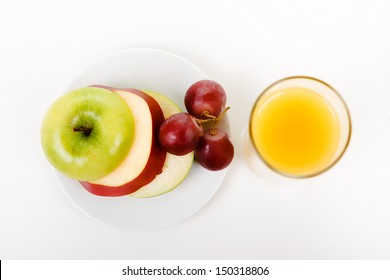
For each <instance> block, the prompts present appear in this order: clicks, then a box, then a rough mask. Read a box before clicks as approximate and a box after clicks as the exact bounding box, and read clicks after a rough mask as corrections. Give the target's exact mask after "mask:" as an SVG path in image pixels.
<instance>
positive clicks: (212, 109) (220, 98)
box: [184, 80, 226, 119]
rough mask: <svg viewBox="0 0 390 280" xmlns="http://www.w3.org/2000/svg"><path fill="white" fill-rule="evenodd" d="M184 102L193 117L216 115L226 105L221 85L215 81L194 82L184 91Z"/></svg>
mask: <svg viewBox="0 0 390 280" xmlns="http://www.w3.org/2000/svg"><path fill="white" fill-rule="evenodd" d="M184 103H185V106H186V108H187V111H188V113H190V114H191V115H194V116H195V117H197V118H199V119H201V118H203V119H204V118H207V116H206V115H212V116H214V117H218V116H219V114H220V113H221V112H222V110H223V109H224V108H225V105H226V94H225V91H224V89H223V87H222V86H221V85H220V84H218V83H217V82H215V81H211V80H201V81H198V82H196V83H194V84H193V85H192V86H190V87H189V89H188V90H187V92H186V95H185V97H184Z"/></svg>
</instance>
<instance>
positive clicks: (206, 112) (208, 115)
mask: <svg viewBox="0 0 390 280" xmlns="http://www.w3.org/2000/svg"><path fill="white" fill-rule="evenodd" d="M229 109H230V107H229V106H228V107H226V108H225V109H224V110H223V111H222V112H221V114H219V116H218V117H216V116H213V115H210V114H209V111H207V110H205V111H203V112H202V116H204V117H207V119H196V122H197V123H198V125H202V124H203V123H208V122H210V121H214V122H215V124H216V125H217V124H218V122H219V121H220V120H221V119H222V117H223V116H224V115H225V113H226V112H227V111H228V110H229Z"/></svg>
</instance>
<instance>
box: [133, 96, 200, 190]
mask: <svg viewBox="0 0 390 280" xmlns="http://www.w3.org/2000/svg"><path fill="white" fill-rule="evenodd" d="M144 92H145V93H147V94H148V95H150V96H151V97H153V98H154V99H155V100H156V101H157V102H158V104H159V105H160V107H161V109H162V111H163V114H164V118H165V119H167V118H169V117H170V116H172V115H173V114H176V113H180V112H181V110H180V108H179V107H178V106H177V105H176V104H175V103H174V102H173V101H171V100H170V99H168V98H167V97H165V96H163V95H161V94H158V93H155V92H151V91H144ZM193 161H194V152H191V153H189V154H186V155H184V156H175V155H172V154H170V153H167V156H166V158H165V162H164V166H163V171H162V172H161V173H160V174H159V175H157V176H156V178H155V179H154V180H153V181H152V182H150V183H149V184H147V185H145V186H143V187H142V188H140V189H139V190H137V191H135V192H133V193H131V194H130V196H132V197H138V198H146V197H153V196H158V195H162V194H164V193H167V192H169V191H171V190H173V189H174V188H176V187H177V186H178V185H180V183H181V182H182V181H183V180H184V179H185V178H186V177H187V175H188V173H189V172H190V169H191V166H192V163H193Z"/></svg>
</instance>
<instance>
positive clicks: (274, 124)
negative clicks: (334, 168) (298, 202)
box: [250, 87, 340, 176]
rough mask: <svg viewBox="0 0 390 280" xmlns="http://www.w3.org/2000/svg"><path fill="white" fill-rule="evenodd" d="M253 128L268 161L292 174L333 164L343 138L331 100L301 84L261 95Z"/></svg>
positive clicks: (253, 136)
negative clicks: (262, 96) (301, 86)
mask: <svg viewBox="0 0 390 280" xmlns="http://www.w3.org/2000/svg"><path fill="white" fill-rule="evenodd" d="M250 130H251V135H252V139H253V142H254V144H255V147H256V149H257V150H258V152H259V154H260V155H261V157H262V158H263V159H264V161H265V162H266V163H267V164H268V165H269V166H271V167H272V168H274V169H276V170H277V171H279V172H281V173H284V174H287V175H291V176H306V175H314V174H316V173H319V172H321V171H323V170H324V169H326V168H327V167H329V165H330V164H331V162H332V159H333V157H334V155H335V153H336V150H337V147H338V143H339V139H340V124H339V120H338V118H337V115H336V113H335V112H334V109H333V108H332V107H331V105H330V104H329V103H328V101H327V100H326V99H324V98H323V97H322V96H321V95H319V94H318V93H316V92H314V91H312V90H309V89H306V88H299V87H294V88H288V89H284V90H281V91H277V92H274V93H272V94H271V95H269V96H268V97H266V98H264V100H263V99H260V100H259V101H258V103H257V104H256V106H255V108H254V110H253V113H252V116H251V127H250Z"/></svg>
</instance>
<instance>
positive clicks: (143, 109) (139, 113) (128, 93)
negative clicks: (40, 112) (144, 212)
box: [80, 86, 166, 196]
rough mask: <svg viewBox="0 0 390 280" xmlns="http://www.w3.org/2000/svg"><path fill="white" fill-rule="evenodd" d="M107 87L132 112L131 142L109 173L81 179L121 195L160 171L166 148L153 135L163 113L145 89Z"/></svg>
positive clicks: (94, 190)
mask: <svg viewBox="0 0 390 280" xmlns="http://www.w3.org/2000/svg"><path fill="white" fill-rule="evenodd" d="M94 87H97V86H94ZM105 88H108V87H105ZM109 89H111V90H112V91H113V92H114V93H116V94H117V95H118V96H120V97H121V98H122V99H123V100H124V101H125V102H126V103H127V105H128V107H129V108H130V110H131V111H132V112H133V117H134V124H135V125H134V126H135V130H134V140H133V145H132V147H131V149H130V150H129V152H128V153H127V155H126V156H125V158H124V160H123V162H122V163H121V164H120V165H119V166H118V167H117V168H116V169H114V170H113V171H112V172H111V173H109V174H108V175H106V176H104V177H102V178H100V179H98V180H94V181H89V182H85V181H82V182H80V183H81V184H82V185H83V186H84V188H85V189H87V190H88V191H89V192H91V193H93V194H96V195H100V196H122V195H127V194H130V193H132V192H135V191H136V190H138V189H139V188H141V187H143V186H145V185H147V184H148V183H150V182H151V181H153V179H154V178H156V176H157V175H158V174H160V173H161V172H162V168H163V165H164V162H165V158H166V152H165V151H164V150H163V149H162V148H161V147H160V145H159V143H158V138H157V136H156V135H158V129H159V127H160V126H161V124H162V122H163V121H164V116H163V112H162V110H161V108H160V105H159V104H158V103H157V102H156V100H154V98H152V97H150V96H149V95H147V94H145V93H144V92H141V91H139V90H136V89H113V88H109Z"/></svg>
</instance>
